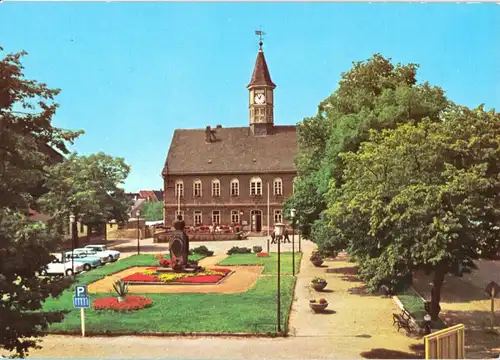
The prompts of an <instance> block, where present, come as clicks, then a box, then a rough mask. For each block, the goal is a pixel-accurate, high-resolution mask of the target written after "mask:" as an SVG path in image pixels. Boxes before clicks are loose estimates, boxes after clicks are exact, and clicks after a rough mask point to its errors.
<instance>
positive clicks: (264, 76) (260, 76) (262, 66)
mask: <svg viewBox="0 0 500 360" xmlns="http://www.w3.org/2000/svg"><path fill="white" fill-rule="evenodd" d="M259 85H267V86H272V88H273V89H274V88H275V87H276V85H275V84H274V83H273V81H272V80H271V75H270V74H269V69H268V68H267V63H266V58H265V57H264V52H263V51H262V49H260V50H259V52H258V53H257V59H256V60H255V66H254V68H253V74H252V79H251V80H250V84H248V85H247V88H249V87H251V86H259Z"/></svg>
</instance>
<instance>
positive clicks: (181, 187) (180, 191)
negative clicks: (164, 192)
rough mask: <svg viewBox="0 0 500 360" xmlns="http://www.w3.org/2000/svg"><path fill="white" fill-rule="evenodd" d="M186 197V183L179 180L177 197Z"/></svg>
mask: <svg viewBox="0 0 500 360" xmlns="http://www.w3.org/2000/svg"><path fill="white" fill-rule="evenodd" d="M179 196H181V197H182V196H184V182H183V181H182V180H177V181H176V182H175V197H179Z"/></svg>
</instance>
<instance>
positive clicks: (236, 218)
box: [231, 210, 241, 224]
mask: <svg viewBox="0 0 500 360" xmlns="http://www.w3.org/2000/svg"><path fill="white" fill-rule="evenodd" d="M240 220H241V219H240V211H239V210H231V222H232V223H233V224H239V223H240Z"/></svg>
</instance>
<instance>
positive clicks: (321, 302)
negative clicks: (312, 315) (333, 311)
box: [319, 298, 327, 304]
mask: <svg viewBox="0 0 500 360" xmlns="http://www.w3.org/2000/svg"><path fill="white" fill-rule="evenodd" d="M319 303H320V304H326V303H327V301H326V299H323V298H321V299H319Z"/></svg>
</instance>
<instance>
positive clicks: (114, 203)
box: [40, 152, 131, 247]
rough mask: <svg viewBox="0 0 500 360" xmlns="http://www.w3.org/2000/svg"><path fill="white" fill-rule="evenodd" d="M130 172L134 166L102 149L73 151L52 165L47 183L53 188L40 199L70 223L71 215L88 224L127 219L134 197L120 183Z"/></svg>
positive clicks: (59, 217) (61, 219)
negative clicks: (81, 152) (128, 195)
mask: <svg viewBox="0 0 500 360" xmlns="http://www.w3.org/2000/svg"><path fill="white" fill-rule="evenodd" d="M129 172H130V166H129V165H127V164H126V163H125V160H124V159H123V158H120V157H116V158H114V157H112V156H110V155H106V154H104V153H102V152H101V153H98V154H92V155H89V156H79V155H77V154H71V156H69V157H68V159H67V160H65V161H64V162H62V163H60V164H57V165H54V166H52V167H51V168H50V169H49V174H48V179H47V182H46V186H47V187H48V188H50V189H51V190H50V191H49V192H47V193H46V194H45V195H43V196H42V197H41V199H40V203H41V205H42V208H43V210H44V211H45V212H47V213H49V214H51V215H53V216H54V218H55V219H56V221H59V222H60V223H61V224H67V220H68V218H69V216H70V215H74V216H75V217H76V219H79V220H80V221H82V222H83V223H84V224H99V223H101V224H102V223H103V222H107V221H108V220H111V219H115V220H117V221H119V222H122V221H125V220H126V219H127V213H126V212H127V210H128V208H129V206H130V205H131V201H130V200H129V199H128V198H127V197H126V196H125V192H124V190H123V188H121V187H120V185H122V184H123V183H124V182H125V179H126V178H127V176H128V174H129ZM73 226H74V227H76V222H75V223H73ZM72 230H73V231H76V229H75V228H73V229H72ZM75 241H76V243H75V244H74V246H75V247H78V239H77V238H76V239H75Z"/></svg>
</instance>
